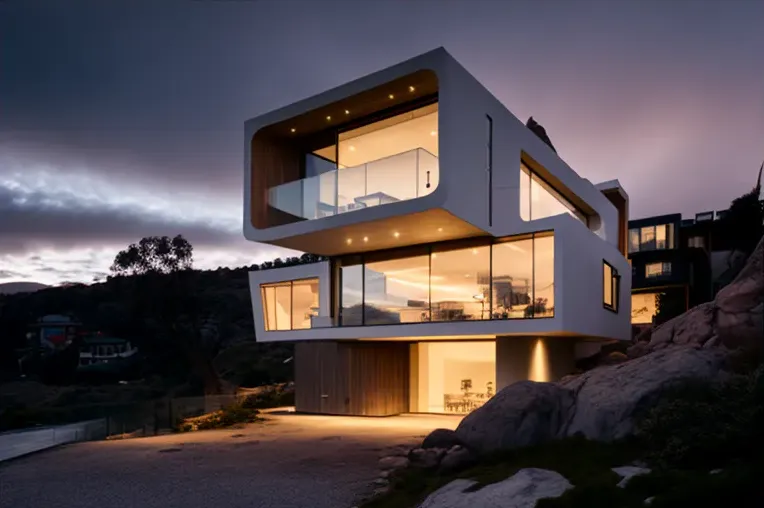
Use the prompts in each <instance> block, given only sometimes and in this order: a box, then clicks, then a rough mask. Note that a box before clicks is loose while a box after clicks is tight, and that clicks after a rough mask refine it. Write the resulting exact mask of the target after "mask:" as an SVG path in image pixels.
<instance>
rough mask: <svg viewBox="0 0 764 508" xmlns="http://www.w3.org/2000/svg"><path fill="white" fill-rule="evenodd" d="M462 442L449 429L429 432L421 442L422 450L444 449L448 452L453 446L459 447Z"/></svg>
mask: <svg viewBox="0 0 764 508" xmlns="http://www.w3.org/2000/svg"><path fill="white" fill-rule="evenodd" d="M461 444H464V443H462V440H461V439H459V436H457V435H456V432H454V431H453V430H451V429H435V430H433V431H432V432H430V433H429V434H428V435H427V437H426V438H424V441H422V448H425V449H427V448H445V449H446V450H448V449H449V448H451V447H452V446H454V445H461Z"/></svg>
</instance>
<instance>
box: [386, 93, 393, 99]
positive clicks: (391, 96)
mask: <svg viewBox="0 0 764 508" xmlns="http://www.w3.org/2000/svg"><path fill="white" fill-rule="evenodd" d="M387 97H388V99H395V95H393V94H390V95H388V96H387Z"/></svg>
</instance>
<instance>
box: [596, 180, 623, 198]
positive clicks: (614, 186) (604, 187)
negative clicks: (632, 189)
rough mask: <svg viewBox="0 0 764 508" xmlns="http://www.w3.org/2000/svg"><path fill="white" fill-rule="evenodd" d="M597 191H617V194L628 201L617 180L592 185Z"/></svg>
mask: <svg viewBox="0 0 764 508" xmlns="http://www.w3.org/2000/svg"><path fill="white" fill-rule="evenodd" d="M594 186H595V187H596V188H597V190H598V191H600V192H604V191H609V190H617V191H618V193H619V194H620V195H621V196H623V198H624V199H626V200H627V201H628V199H629V194H628V193H627V192H626V190H625V189H624V188H623V186H622V185H621V182H619V181H618V179H615V180H608V181H606V182H601V183H598V184H595V185H594Z"/></svg>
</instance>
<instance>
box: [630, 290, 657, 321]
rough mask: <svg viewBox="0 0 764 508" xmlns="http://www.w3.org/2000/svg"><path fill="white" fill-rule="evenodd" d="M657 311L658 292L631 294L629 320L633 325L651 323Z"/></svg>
mask: <svg viewBox="0 0 764 508" xmlns="http://www.w3.org/2000/svg"><path fill="white" fill-rule="evenodd" d="M657 312H658V293H639V294H633V295H631V322H632V324H635V325H642V324H652V322H653V318H654V317H655V314H656V313H657Z"/></svg>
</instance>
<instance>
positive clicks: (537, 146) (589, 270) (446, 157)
mask: <svg viewBox="0 0 764 508" xmlns="http://www.w3.org/2000/svg"><path fill="white" fill-rule="evenodd" d="M420 70H431V71H433V72H434V73H435V74H436V75H437V87H438V88H437V105H438V139H439V140H438V147H439V154H438V159H439V182H438V184H437V186H436V188H435V189H434V190H433V191H432V192H431V193H429V194H427V195H425V196H423V197H417V198H414V199H408V200H404V201H399V202H394V203H390V204H384V205H382V206H374V207H369V208H364V209H360V210H357V211H352V212H350V213H342V214H336V215H333V216H329V217H323V218H319V219H312V220H298V221H294V222H291V223H286V224H279V225H274V226H272V227H264V228H257V227H255V225H254V224H253V221H252V218H251V217H252V216H251V213H250V210H251V209H252V206H253V205H254V204H255V199H257V198H256V197H253V191H252V189H253V182H252V175H253V174H255V172H257V171H258V168H259V162H258V160H257V158H256V157H254V156H253V151H252V140H253V137H254V136H255V135H256V134H257V133H258V131H260V130H261V129H264V128H266V127H268V126H272V125H275V124H280V123H284V122H288V120H289V119H290V118H294V117H297V116H299V115H302V114H305V113H306V112H310V111H313V110H317V109H319V108H324V107H326V106H327V105H331V104H332V103H335V102H337V101H340V100H342V99H343V98H345V97H349V96H354V95H357V94H360V93H362V92H364V91H367V90H370V89H373V88H375V87H379V86H382V85H384V84H385V83H388V82H392V81H394V80H397V79H400V78H403V77H405V76H407V75H410V74H412V73H415V72H417V71H420ZM488 118H490V125H491V126H492V128H491V134H490V137H491V139H492V143H491V147H492V148H491V155H490V163H489V167H490V171H489V170H488V169H487V168H486V138H487V135H486V125H487V121H488V120H487V119H488ZM245 136H246V139H245V146H246V148H245V173H244V175H245V178H244V189H245V192H244V236H245V237H246V238H247V239H249V240H251V241H255V242H263V243H273V244H276V245H281V244H282V243H281V242H283V241H287V240H290V239H294V238H302V237H306V235H314V236H313V237H312V238H315V235H316V234H319V233H320V234H325V235H326V236H325V238H326V242H327V243H329V242H334V241H337V239H336V237H332V236H331V233H332V232H333V231H335V232H336V231H337V230H338V229H339V228H345V227H357V226H359V225H363V224H372V223H375V224H379V223H380V221H385V220H390V219H393V218H401V217H403V218H405V217H407V216H411V215H412V214H420V213H423V212H427V211H431V210H443V211H445V212H448V214H450V215H452V216H454V217H455V218H457V219H458V220H460V221H462V222H464V223H466V224H467V225H469V226H470V227H472V228H474V229H476V230H477V231H479V233H480V234H479V236H482V237H487V238H503V237H509V236H515V235H523V234H528V233H534V232H549V231H551V232H553V235H554V302H555V304H554V316H553V317H545V318H536V319H509V320H507V319H483V320H463V321H439V322H417V323H400V324H386V325H373V326H341V323H340V322H339V320H338V316H337V312H338V309H337V303H336V297H335V296H333V295H334V294H335V293H336V287H335V286H336V285H337V284H339V282H338V280H337V277H336V276H335V275H334V274H333V273H332V263H331V262H330V261H326V262H321V263H316V264H311V265H301V266H294V267H289V268H278V269H271V270H261V271H253V272H251V273H250V286H251V292H252V306H253V313H254V325H255V332H256V336H257V340H258V341H303V340H408V341H413V342H416V341H423V340H447V339H457V340H458V339H480V338H482V339H484V340H485V339H495V338H496V337H511V336H525V337H561V338H562V337H569V338H570V340H572V341H574V342H577V341H583V340H595V341H603V340H611V339H615V340H629V339H630V338H631V325H630V315H631V311H630V302H631V299H630V294H631V270H630V267H629V264H628V262H627V260H626V258H625V257H624V255H623V253H622V252H620V251H619V249H618V235H619V221H621V220H622V218H621V217H619V214H618V210H617V209H616V207H615V206H614V205H613V204H612V203H611V202H610V201H609V200H608V198H607V197H605V195H604V194H603V193H602V192H601V190H600V189H599V188H598V187H596V186H595V185H593V184H592V183H591V182H589V181H588V180H586V179H584V178H582V177H580V176H579V175H577V174H576V173H575V172H574V171H573V170H572V169H571V168H570V167H569V166H568V165H567V164H566V163H565V161H563V160H562V159H561V158H560V157H559V156H558V155H557V154H556V153H555V152H554V151H553V150H552V149H550V148H549V147H548V146H547V145H546V144H545V143H544V142H542V141H541V140H540V139H539V138H538V137H537V136H536V135H535V134H534V133H533V132H531V131H530V130H529V129H528V128H527V127H526V126H525V125H524V124H523V123H522V122H521V121H520V120H518V119H517V118H516V117H515V116H514V115H512V113H511V112H509V111H508V110H507V109H506V108H505V107H504V105H502V104H501V103H500V102H499V101H498V100H497V99H496V98H495V97H493V96H492V95H491V94H490V93H489V92H488V91H487V90H486V89H485V88H484V87H483V86H482V85H481V84H480V83H479V82H478V81H477V80H476V79H475V78H473V77H472V76H471V75H470V74H469V73H468V72H467V71H466V70H465V69H464V68H463V67H462V66H461V65H460V64H459V63H458V62H456V61H455V60H454V59H453V58H452V57H451V56H450V55H449V54H448V53H447V52H446V51H445V50H443V49H442V48H441V49H437V50H434V51H431V52H429V53H426V54H424V55H421V56H418V57H416V58H413V59H411V60H408V61H406V62H403V63H401V64H398V65H395V66H393V67H390V68H388V69H385V70H382V71H379V72H377V73H374V74H371V75H369V76H366V77H363V78H361V79H358V80H356V81H353V82H351V83H348V84H346V85H343V86H340V87H338V88H335V89H332V90H329V91H327V92H325V93H322V94H319V95H317V96H314V97H311V98H309V99H305V100H303V101H300V102H297V103H295V104H292V105H290V106H287V107H284V108H281V109H278V110H276V111H273V112H271V113H267V114H265V115H262V116H260V117H257V118H255V119H252V120H250V121H247V122H246V124H245ZM521 161H522V162H523V163H524V164H525V165H526V166H528V167H529V168H531V169H532V170H533V171H535V172H537V173H539V174H541V175H542V176H543V178H544V179H545V180H546V183H547V184H549V185H550V186H551V187H553V188H554V190H555V191H557V192H558V193H559V194H561V195H562V196H564V197H565V198H566V199H567V200H568V201H569V202H570V203H572V204H574V205H575V206H576V207H577V208H578V209H579V210H580V211H581V212H582V213H583V214H585V215H586V216H587V217H588V226H587V224H584V223H583V222H581V221H579V220H577V219H575V218H574V217H573V216H571V215H569V214H565V213H563V214H559V215H554V216H550V217H545V218H541V219H537V220H524V219H523V217H522V216H521V183H520V182H521V173H522V172H521ZM614 186H615V187H619V186H618V184H617V182H608V185H607V187H608V188H613V187H614ZM621 193H622V195H623V196H625V197H626V199H627V196H626V194H625V193H624V192H623V191H622V190H621ZM411 222H412V223H414V224H412V228H416V221H411ZM472 236H475V235H474V234H473V235H472ZM319 237H320V235H319ZM410 237H412V238H413V236H411V235H410ZM314 242H315V240H314ZM422 243H428V242H422ZM416 244H417V241H416V240H415V239H412V240H409V241H408V242H407V243H405V244H404V243H402V246H403V245H416ZM326 247H327V246H326V245H317V248H316V250H315V251H314V252H315V253H318V254H321V253H322V252H320V251H319V249H323V248H326ZM337 248H338V249H339V248H340V247H337ZM386 248H388V247H387V245H386ZM366 252H373V251H370V250H368V249H367V250H366ZM344 253H345V254H353V253H354V252H353V251H352V249H350V250H348V249H345V251H344ZM603 262H606V263H607V264H609V265H610V266H611V267H613V268H614V269H615V270H616V271H617V273H618V275H619V277H620V283H619V285H618V286H617V287H618V295H617V298H616V301H617V305H616V307H617V309H616V310H615V311H614V310H612V309H609V308H606V307H605V306H604V305H603V297H604V295H603V292H604V291H606V290H605V289H604V285H603V282H604V281H603ZM304 279H317V280H318V287H319V289H318V306H317V307H316V309H317V317H315V318H313V320H312V326H311V327H310V328H308V329H290V330H279V331H276V330H266V324H265V317H264V308H263V302H262V298H261V285H262V284H269V283H275V282H288V281H293V280H304ZM489 315H490V312H489Z"/></svg>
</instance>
